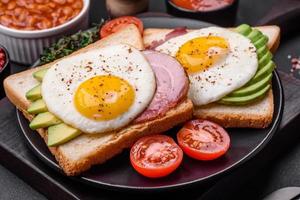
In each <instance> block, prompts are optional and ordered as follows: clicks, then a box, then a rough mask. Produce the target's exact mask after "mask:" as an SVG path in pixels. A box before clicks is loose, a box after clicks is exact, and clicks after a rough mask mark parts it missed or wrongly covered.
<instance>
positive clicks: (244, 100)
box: [220, 84, 271, 105]
mask: <svg viewBox="0 0 300 200" xmlns="http://www.w3.org/2000/svg"><path fill="white" fill-rule="evenodd" d="M270 88H271V84H268V85H266V86H265V87H264V88H263V89H261V90H259V91H257V92H255V93H253V94H251V95H248V96H242V97H224V98H223V99H221V100H220V103H222V104H227V105H245V104H249V103H252V102H254V101H256V100H258V99H260V98H262V97H264V95H265V94H266V93H267V92H268V90H269V89H270Z"/></svg>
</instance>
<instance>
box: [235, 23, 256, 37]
mask: <svg viewBox="0 0 300 200" xmlns="http://www.w3.org/2000/svg"><path fill="white" fill-rule="evenodd" d="M235 31H236V32H238V33H240V34H242V35H244V36H247V35H249V34H250V33H251V31H252V28H251V26H249V25H248V24H241V25H240V26H238V27H237V28H236V29H235Z"/></svg>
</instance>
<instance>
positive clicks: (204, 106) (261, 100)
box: [143, 24, 280, 128]
mask: <svg viewBox="0 0 300 200" xmlns="http://www.w3.org/2000/svg"><path fill="white" fill-rule="evenodd" d="M279 40H280V29H279V27H277V26H261V27H255V28H252V27H250V26H249V25H245V24H243V25H240V26H239V27H237V28H230V29H224V28H219V27H209V28H203V29H199V30H187V29H185V28H176V29H160V28H148V29H145V30H144V34H143V41H144V45H145V48H147V49H152V50H155V51H158V52H162V53H166V54H169V55H171V56H173V57H174V58H176V59H177V60H178V61H179V62H180V63H181V65H182V66H183V67H184V68H185V69H186V71H187V73H188V74H189V79H190V82H191V83H190V91H189V95H188V96H189V98H190V99H191V100H192V102H193V104H194V113H193V115H194V117H195V118H200V119H207V120H211V121H214V122H216V123H218V124H220V125H222V126H223V127H233V128H241V127H244V128H245V127H246V128H265V127H268V126H269V125H270V123H271V122H272V118H273V111H274V102H273V92H272V85H271V79H272V71H273V70H274V68H275V63H274V62H273V61H272V53H275V51H276V50H277V48H278V46H279Z"/></svg>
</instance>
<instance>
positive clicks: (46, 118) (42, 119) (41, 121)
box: [29, 112, 61, 130]
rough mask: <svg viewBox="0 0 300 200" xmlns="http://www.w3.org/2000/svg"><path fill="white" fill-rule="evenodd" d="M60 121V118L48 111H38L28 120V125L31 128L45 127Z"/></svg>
mask: <svg viewBox="0 0 300 200" xmlns="http://www.w3.org/2000/svg"><path fill="white" fill-rule="evenodd" d="M59 123H61V120H60V119H58V118H57V117H55V116H54V115H53V114H51V113H50V112H44V113H40V114H38V115H37V116H35V117H34V118H33V120H32V121H31V122H30V124H29V127H30V128H31V129H32V130H36V129H38V128H46V127H49V126H52V125H55V124H59Z"/></svg>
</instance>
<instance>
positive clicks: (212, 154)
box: [177, 119, 230, 160]
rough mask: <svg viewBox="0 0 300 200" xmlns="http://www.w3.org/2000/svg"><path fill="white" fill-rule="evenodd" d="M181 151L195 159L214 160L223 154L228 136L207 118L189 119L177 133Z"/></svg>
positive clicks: (228, 141)
mask: <svg viewBox="0 0 300 200" xmlns="http://www.w3.org/2000/svg"><path fill="white" fill-rule="evenodd" d="M177 141H178V144H179V146H180V147H181V148H182V150H183V152H184V153H185V154H186V155H188V156H189V157H191V158H194V159H197V160H214V159H217V158H219V157H220V156H222V155H224V154H225V153H226V152H227V151H228V149H229V146H230V138H229V135H228V133H227V132H226V130H224V129H223V128H222V127H221V126H220V125H218V124H216V123H213V122H210V121H207V120H201V119H196V120H191V121H189V122H187V123H186V124H185V125H184V127H183V128H182V129H181V130H180V131H179V132H178V133H177Z"/></svg>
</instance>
